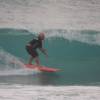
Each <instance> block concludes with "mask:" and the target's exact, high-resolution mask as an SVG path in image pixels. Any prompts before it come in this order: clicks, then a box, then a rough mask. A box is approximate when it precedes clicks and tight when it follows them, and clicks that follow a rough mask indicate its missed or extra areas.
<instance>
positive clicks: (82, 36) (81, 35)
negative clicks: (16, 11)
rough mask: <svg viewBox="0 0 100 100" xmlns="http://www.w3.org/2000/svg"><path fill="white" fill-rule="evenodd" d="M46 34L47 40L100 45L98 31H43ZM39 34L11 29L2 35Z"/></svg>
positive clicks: (1, 32) (3, 29)
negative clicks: (61, 39)
mask: <svg viewBox="0 0 100 100" xmlns="http://www.w3.org/2000/svg"><path fill="white" fill-rule="evenodd" d="M43 32H45V35H46V38H47V39H49V40H51V39H54V38H55V39H57V38H63V39H66V40H68V41H70V42H71V41H78V42H82V43H87V44H94V45H100V31H96V30H63V29H54V30H52V29H49V30H43ZM38 34H39V32H32V31H30V30H25V29H10V28H1V29H0V35H15V36H16V35H17V36H18V35H32V36H33V35H34V37H36V36H37V35H38Z"/></svg>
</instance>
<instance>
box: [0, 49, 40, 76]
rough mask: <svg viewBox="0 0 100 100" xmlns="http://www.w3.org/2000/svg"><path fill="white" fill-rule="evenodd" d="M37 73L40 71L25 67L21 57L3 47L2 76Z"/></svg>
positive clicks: (0, 54) (0, 66)
mask: <svg viewBox="0 0 100 100" xmlns="http://www.w3.org/2000/svg"><path fill="white" fill-rule="evenodd" d="M13 61H14V63H13ZM36 73H39V71H37V70H32V69H28V68H25V67H24V64H23V63H22V62H21V61H20V60H19V58H17V57H15V56H13V55H11V54H10V53H8V52H6V51H4V50H3V49H1V50H0V76H8V75H33V74H36Z"/></svg>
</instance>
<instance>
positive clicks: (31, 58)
mask: <svg viewBox="0 0 100 100" xmlns="http://www.w3.org/2000/svg"><path fill="white" fill-rule="evenodd" d="M32 60H33V57H32V56H30V58H29V62H28V64H32Z"/></svg>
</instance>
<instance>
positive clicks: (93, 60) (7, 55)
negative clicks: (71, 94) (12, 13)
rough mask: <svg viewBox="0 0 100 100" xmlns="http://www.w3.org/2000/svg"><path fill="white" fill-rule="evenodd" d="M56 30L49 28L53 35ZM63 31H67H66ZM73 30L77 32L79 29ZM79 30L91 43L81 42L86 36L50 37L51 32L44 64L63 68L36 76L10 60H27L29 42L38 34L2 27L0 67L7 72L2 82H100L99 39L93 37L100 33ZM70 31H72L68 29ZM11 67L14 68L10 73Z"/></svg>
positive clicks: (3, 75) (64, 83)
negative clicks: (75, 37) (82, 37)
mask: <svg viewBox="0 0 100 100" xmlns="http://www.w3.org/2000/svg"><path fill="white" fill-rule="evenodd" d="M53 31H54V30H53ZM53 31H50V30H49V31H48V32H47V31H46V32H47V33H48V34H49V33H50V32H51V33H52V32H53ZM63 31H64V32H65V30H63ZM63 31H61V30H60V31H59V30H56V31H54V32H58V33H59V34H63V33H61V32H63ZM72 32H73V34H74V32H76V31H72ZM77 32H78V33H80V34H81V35H82V36H83V35H84V34H85V35H86V36H87V34H88V37H86V38H87V40H88V42H87V41H81V40H82V39H79V40H75V39H73V38H71V39H70V38H64V37H63V36H62V37H61V35H60V36H56V35H55V36H53V37H48V36H49V35H48V34H47V35H46V37H47V38H46V40H45V42H44V47H45V48H46V49H47V51H48V55H49V57H48V59H47V58H45V56H44V55H43V54H42V53H41V52H40V51H39V54H40V60H41V64H42V65H45V66H50V67H54V68H59V69H61V71H60V72H57V73H35V75H32V74H30V73H28V74H26V75H24V72H22V73H20V72H19V71H18V69H20V67H19V66H16V67H14V66H12V65H11V66H10V65H9V62H10V60H9V59H13V57H14V58H18V59H20V60H21V61H23V62H24V63H27V61H28V58H29V55H28V54H27V52H26V50H25V45H26V43H27V42H28V41H30V40H31V39H32V38H33V37H36V34H35V33H34V32H33V33H32V32H29V31H27V30H21V29H0V56H1V59H0V68H2V70H1V72H2V73H3V74H2V73H1V74H0V80H1V81H0V82H1V83H2V82H4V83H12V82H14V83H23V84H34V85H35V84H40V85H45V84H46V85H70V84H73V85H75V84H79V85H91V84H92V85H93V84H95V85H97V84H99V82H100V78H99V76H100V46H99V45H98V43H97V44H96V42H95V41H96V39H97V38H93V36H94V35H98V33H99V32H97V31H92V30H90V31H89V30H88V31H85V30H83V31H77ZM66 34H68V33H67V31H66ZM92 35H93V36H92ZM83 40H84V39H83ZM33 63H34V62H33ZM7 65H8V66H9V67H8V66H7ZM2 66H3V67H2ZM8 68H9V70H10V71H11V72H10V75H9V70H8ZM21 68H22V67H21ZM23 70H24V68H23ZM14 73H15V74H14ZM33 73H34V72H33ZM10 77H11V78H10ZM22 79H23V81H22Z"/></svg>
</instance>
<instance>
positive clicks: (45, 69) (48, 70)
mask: <svg viewBox="0 0 100 100" xmlns="http://www.w3.org/2000/svg"><path fill="white" fill-rule="evenodd" d="M25 67H27V68H30V69H37V70H39V71H43V72H57V71H60V69H57V68H51V67H46V66H37V65H33V64H25Z"/></svg>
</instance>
